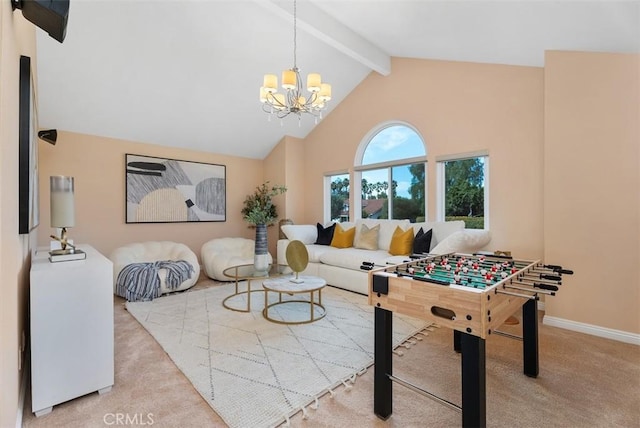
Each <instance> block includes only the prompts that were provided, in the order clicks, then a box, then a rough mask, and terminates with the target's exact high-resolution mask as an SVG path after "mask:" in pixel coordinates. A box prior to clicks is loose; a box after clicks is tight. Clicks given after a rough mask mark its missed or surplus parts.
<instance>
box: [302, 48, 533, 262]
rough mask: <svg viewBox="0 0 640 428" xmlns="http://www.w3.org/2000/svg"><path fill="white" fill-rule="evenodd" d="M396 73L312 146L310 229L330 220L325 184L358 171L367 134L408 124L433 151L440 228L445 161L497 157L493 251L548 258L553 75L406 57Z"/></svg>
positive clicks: (431, 183) (356, 97)
mask: <svg viewBox="0 0 640 428" xmlns="http://www.w3.org/2000/svg"><path fill="white" fill-rule="evenodd" d="M391 65H392V68H391V69H392V72H391V74H390V75H389V76H387V77H383V76H380V75H379V74H376V73H371V74H370V75H369V76H368V77H367V78H366V79H365V80H364V81H363V82H362V83H361V84H360V85H359V86H358V87H356V88H355V89H354V90H353V91H352V92H351V94H349V96H348V97H347V98H346V99H345V100H344V101H343V102H342V103H341V104H340V105H339V106H337V107H336V108H335V109H334V110H333V111H332V112H331V113H330V114H329V115H328V116H327V117H326V118H325V119H323V120H322V122H320V124H319V125H318V126H317V127H316V128H315V130H314V131H313V132H312V133H311V134H310V135H309V136H308V137H307V138H306V139H305V153H304V155H305V171H306V172H305V174H306V183H305V184H306V186H305V189H306V191H305V208H306V211H305V219H304V220H305V222H307V223H315V222H316V221H322V214H323V211H322V203H323V198H322V185H323V184H322V179H321V178H322V175H323V174H325V173H327V172H332V171H340V170H351V169H352V167H353V164H354V157H355V153H356V149H357V147H358V145H359V144H360V142H361V141H362V139H363V138H364V137H365V135H366V134H367V133H368V132H369V131H370V130H372V129H373V128H374V127H376V126H378V125H379V124H381V123H383V122H388V121H392V120H400V121H404V122H408V123H410V124H411V125H413V126H414V127H415V128H416V129H417V130H418V132H419V133H420V134H421V135H422V137H423V138H424V139H425V142H426V146H427V157H428V166H427V181H428V183H427V187H428V188H427V192H428V213H427V216H428V218H429V219H430V220H434V219H435V215H436V211H435V210H436V199H435V194H436V167H435V166H436V162H435V159H436V156H439V155H443V154H453V153H466V152H471V151H476V150H488V151H489V156H490V174H489V175H490V196H489V207H490V224H491V231H492V234H493V240H492V242H491V248H493V249H502V250H511V251H512V252H513V253H514V254H516V255H518V256H519V257H523V258H534V257H535V258H539V257H541V256H542V252H543V229H542V226H543V224H542V182H543V178H542V166H543V165H542V150H543V123H544V121H543V112H544V111H543V107H544V105H543V94H544V86H543V85H544V82H543V70H542V69H541V68H536V67H514V66H504V65H492V64H473V63H463V62H447V61H429V60H414V59H401V58H393V59H392V63H391ZM351 178H352V179H353V175H352V176H351ZM352 196H353V195H352ZM353 205H354V204H353V201H352V203H351V206H352V207H353ZM353 214H354V213H353V212H352V213H351V218H354V217H353Z"/></svg>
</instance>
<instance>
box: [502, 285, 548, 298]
mask: <svg viewBox="0 0 640 428" xmlns="http://www.w3.org/2000/svg"><path fill="white" fill-rule="evenodd" d="M516 284H522V285H525V286H528V284H523V283H516ZM529 287H535V286H529ZM502 288H511V289H514V290H520V291H528V292H530V293H542V294H548V295H550V296H555V295H556V292H555V291H550V290H545V289H538V290H534V289H532V288H525V287H518V286H516V285H511V284H502Z"/></svg>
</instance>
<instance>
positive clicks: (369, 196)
mask: <svg viewBox="0 0 640 428" xmlns="http://www.w3.org/2000/svg"><path fill="white" fill-rule="evenodd" d="M426 159H427V158H426V149H425V145H424V141H423V140H422V137H420V135H419V134H418V133H417V131H416V130H415V129H413V128H412V127H411V126H410V125H408V124H399V123H397V122H395V123H390V124H385V125H383V126H382V127H379V128H377V129H375V130H374V131H373V132H371V133H370V134H369V135H368V136H367V137H365V139H364V140H363V142H362V143H361V144H360V147H359V148H358V153H357V154H356V165H355V174H354V186H357V187H358V188H357V189H356V191H357V192H358V193H359V194H360V198H356V200H355V204H356V207H355V208H356V211H355V213H356V217H361V218H382V219H388V218H392V219H405V218H408V219H410V220H411V221H414V222H415V221H424V218H425V212H426V190H425V189H426V187H425V171H426ZM358 193H356V194H358ZM358 205H359V206H358Z"/></svg>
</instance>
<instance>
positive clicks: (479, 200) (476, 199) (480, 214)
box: [444, 157, 485, 229]
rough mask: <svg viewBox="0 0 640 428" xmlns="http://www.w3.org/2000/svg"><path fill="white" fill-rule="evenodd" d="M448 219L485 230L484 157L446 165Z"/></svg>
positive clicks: (446, 216) (446, 208)
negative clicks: (462, 221)
mask: <svg viewBox="0 0 640 428" xmlns="http://www.w3.org/2000/svg"><path fill="white" fill-rule="evenodd" d="M444 173H445V178H444V180H445V220H447V221H451V220H464V222H465V225H466V227H467V229H484V185H485V183H484V157H477V158H472V159H461V160H453V161H448V162H445V170H444Z"/></svg>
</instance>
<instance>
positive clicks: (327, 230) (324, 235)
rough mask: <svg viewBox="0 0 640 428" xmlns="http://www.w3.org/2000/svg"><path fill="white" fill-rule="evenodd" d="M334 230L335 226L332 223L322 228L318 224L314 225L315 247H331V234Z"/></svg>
mask: <svg viewBox="0 0 640 428" xmlns="http://www.w3.org/2000/svg"><path fill="white" fill-rule="evenodd" d="M335 229H336V224H335V223H333V224H332V225H331V226H329V227H324V226H323V225H321V224H320V223H316V230H317V232H318V238H317V239H316V242H315V243H316V244H317V245H331V240H332V239H333V232H334V230H335Z"/></svg>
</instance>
